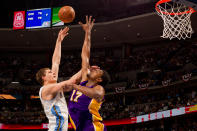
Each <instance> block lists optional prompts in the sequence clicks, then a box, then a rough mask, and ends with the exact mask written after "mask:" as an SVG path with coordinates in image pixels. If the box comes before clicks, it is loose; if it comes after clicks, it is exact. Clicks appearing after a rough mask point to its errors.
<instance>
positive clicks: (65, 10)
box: [58, 6, 75, 23]
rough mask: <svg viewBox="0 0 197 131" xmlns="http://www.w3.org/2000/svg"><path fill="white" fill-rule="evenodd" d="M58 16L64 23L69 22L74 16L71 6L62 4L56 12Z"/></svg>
mask: <svg viewBox="0 0 197 131" xmlns="http://www.w3.org/2000/svg"><path fill="white" fill-rule="evenodd" d="M58 17H59V18H60V20H61V21H63V22H64V23H70V22H72V21H73V20H74V18H75V10H74V9H73V8H72V7H71V6H63V7H62V8H60V10H59V12H58Z"/></svg>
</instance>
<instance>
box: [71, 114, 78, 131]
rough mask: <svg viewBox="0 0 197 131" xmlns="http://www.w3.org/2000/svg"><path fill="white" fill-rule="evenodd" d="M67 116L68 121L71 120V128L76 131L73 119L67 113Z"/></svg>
mask: <svg viewBox="0 0 197 131" xmlns="http://www.w3.org/2000/svg"><path fill="white" fill-rule="evenodd" d="M69 118H70V122H71V125H72V126H73V128H74V129H75V131H76V126H75V123H74V121H73V119H72V118H71V116H70V115H69Z"/></svg>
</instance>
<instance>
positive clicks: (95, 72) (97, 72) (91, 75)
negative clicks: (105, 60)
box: [87, 68, 103, 84]
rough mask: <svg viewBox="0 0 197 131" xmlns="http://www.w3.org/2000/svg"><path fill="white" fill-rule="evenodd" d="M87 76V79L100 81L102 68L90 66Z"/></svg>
mask: <svg viewBox="0 0 197 131" xmlns="http://www.w3.org/2000/svg"><path fill="white" fill-rule="evenodd" d="M87 76H88V80H91V81H94V82H96V83H97V84H98V83H100V82H102V76H103V70H101V69H100V68H97V69H95V68H90V70H89V72H88V75H87Z"/></svg>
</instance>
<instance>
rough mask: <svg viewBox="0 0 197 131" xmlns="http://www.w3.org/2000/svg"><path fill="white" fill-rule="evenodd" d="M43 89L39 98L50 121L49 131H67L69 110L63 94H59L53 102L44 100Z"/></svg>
mask: <svg viewBox="0 0 197 131" xmlns="http://www.w3.org/2000/svg"><path fill="white" fill-rule="evenodd" d="M42 89H43V87H41V88H40V91H39V96H40V100H41V103H42V105H43V107H44V112H45V114H46V116H47V118H48V120H49V124H48V128H49V130H48V131H67V130H68V108H67V104H66V100H65V98H64V94H63V92H62V91H60V92H58V93H57V95H56V97H55V98H54V99H52V100H43V99H42V96H41V92H42Z"/></svg>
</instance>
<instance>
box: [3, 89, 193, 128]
mask: <svg viewBox="0 0 197 131" xmlns="http://www.w3.org/2000/svg"><path fill="white" fill-rule="evenodd" d="M196 92H197V90H196V89H195V87H193V88H191V87H187V88H179V87H174V88H169V89H165V90H163V89H161V90H159V91H158V92H156V93H155V92H154V93H150V94H148V93H147V94H144V93H139V94H136V95H135V94H133V93H128V94H122V95H121V94H120V95H115V93H114V94H113V95H109V96H106V97H105V102H104V104H103V105H102V108H101V115H102V117H103V119H104V120H114V119H123V118H129V117H136V116H139V115H144V114H149V113H154V112H160V111H165V110H170V109H174V108H180V107H185V106H190V105H196V104H197V94H196ZM0 114H1V115H0V121H1V122H3V123H12V124H13V123H15V124H16V123H19V122H20V123H24V124H38V123H47V119H46V117H45V114H44V112H43V109H42V106H41V103H40V100H39V99H35V100H31V99H30V98H29V99H20V100H1V104H0ZM112 114H113V115H112Z"/></svg>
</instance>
